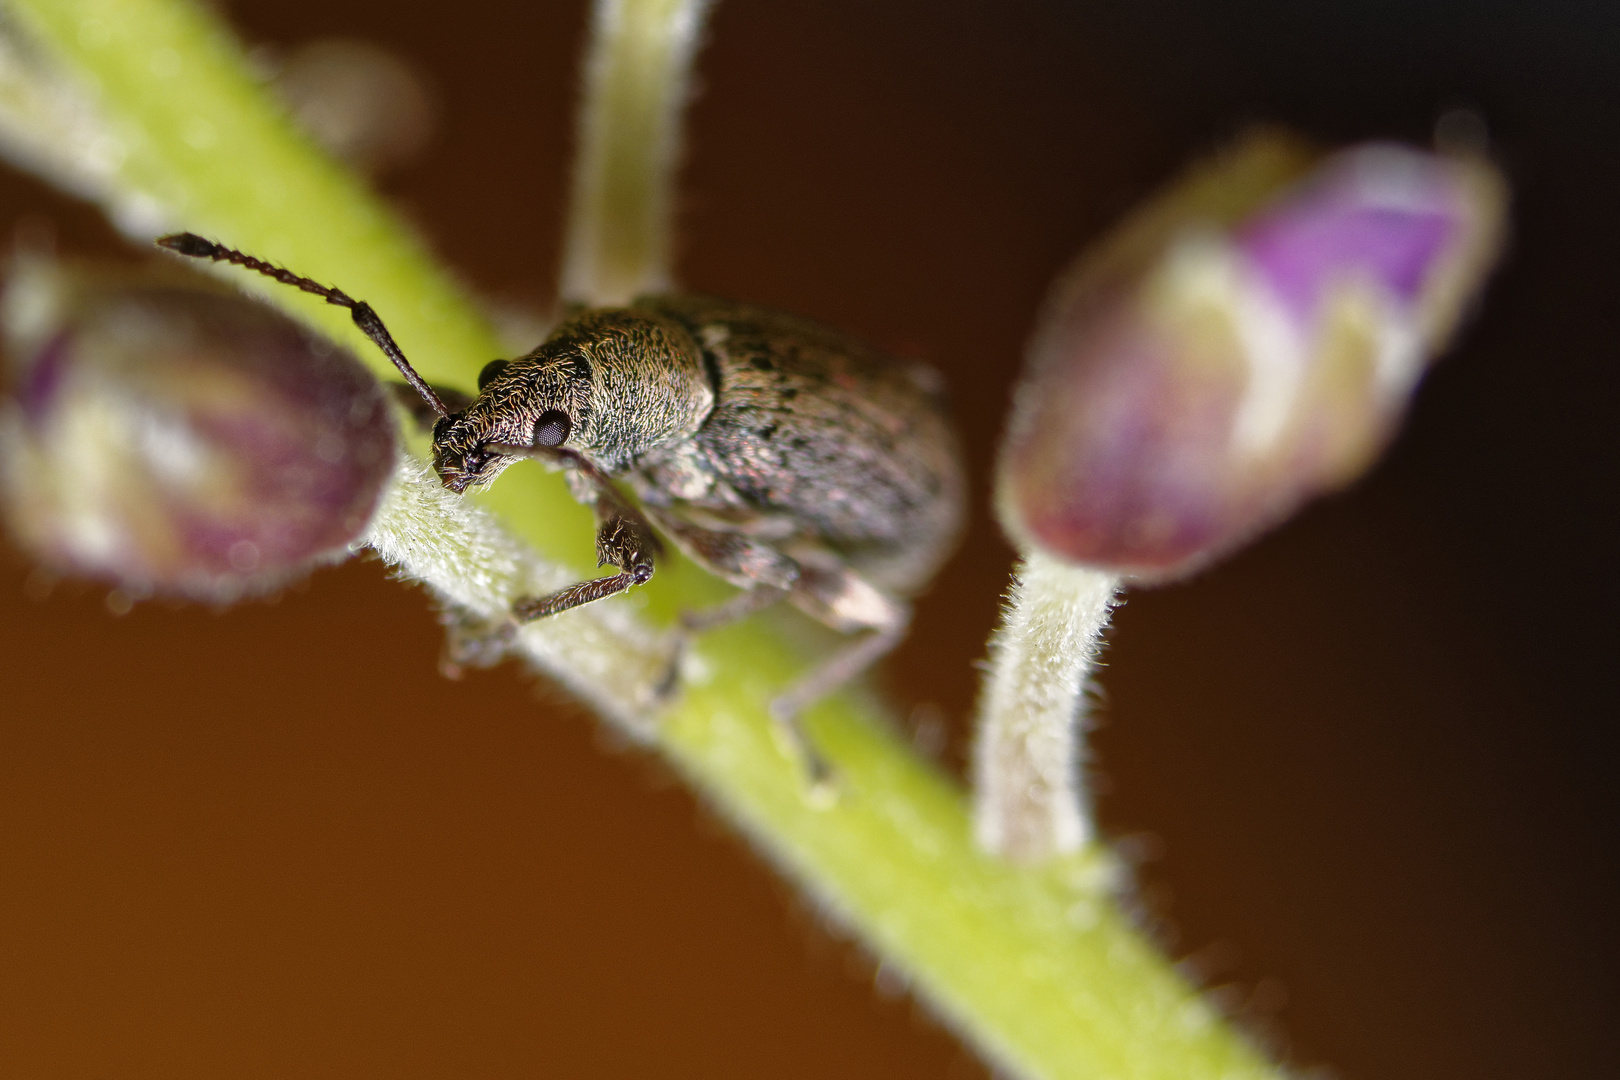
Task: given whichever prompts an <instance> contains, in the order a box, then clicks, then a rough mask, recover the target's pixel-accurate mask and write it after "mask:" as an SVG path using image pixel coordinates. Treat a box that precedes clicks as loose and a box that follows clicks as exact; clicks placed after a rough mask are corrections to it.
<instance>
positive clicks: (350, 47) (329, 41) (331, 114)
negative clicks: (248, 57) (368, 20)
mask: <svg viewBox="0 0 1620 1080" xmlns="http://www.w3.org/2000/svg"><path fill="white" fill-rule="evenodd" d="M278 66H279V70H278V71H277V72H276V75H275V85H276V89H277V90H278V91H279V92H280V94H281V98H282V100H283V101H285V102H286V104H287V108H288V110H289V111H290V112H291V113H292V114H293V118H294V119H295V120H297V121H298V123H299V124H300V125H301V126H302V127H303V128H304V130H305V131H307V132H309V134H310V135H311V137H313V138H314V139H315V141H316V142H318V143H320V144H321V145H322V146H323V147H325V148H326V149H327V151H328V152H330V153H331V154H332V155H333V156H334V157H338V158H341V159H342V160H344V161H346V162H348V163H349V164H350V165H353V166H354V167H355V168H357V169H360V170H362V171H364V172H367V173H382V172H387V171H388V170H390V169H393V168H395V167H397V166H400V165H404V164H407V163H409V162H410V161H411V160H412V159H414V158H415V157H416V156H417V155H419V154H420V153H421V152H422V150H423V149H424V148H425V147H426V146H427V144H428V141H429V140H430V139H431V138H432V136H433V128H434V126H435V124H436V123H437V120H438V112H439V107H438V102H437V101H436V100H435V99H434V95H433V93H432V91H431V90H429V89H428V86H427V84H426V83H424V82H423V81H422V79H421V77H420V76H418V75H417V73H416V72H415V70H414V69H412V67H411V65H410V64H409V63H407V62H406V61H405V60H403V59H401V58H400V57H398V56H396V55H394V54H393V53H391V52H389V51H388V50H387V49H384V48H383V47H382V46H380V45H375V44H372V43H371V42H369V41H352V40H349V39H347V38H322V39H320V40H318V41H312V42H309V43H308V44H306V45H301V46H299V47H298V48H297V49H295V50H294V51H293V52H292V53H290V54H289V55H288V56H287V58H286V60H285V61H283V62H282V63H281V64H280V65H278Z"/></svg>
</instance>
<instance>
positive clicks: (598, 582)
mask: <svg viewBox="0 0 1620 1080" xmlns="http://www.w3.org/2000/svg"><path fill="white" fill-rule="evenodd" d="M585 478H586V480H587V481H588V482H590V483H591V484H592V486H593V487H594V489H595V493H596V502H595V508H596V516H597V520H598V522H599V524H598V526H597V529H596V559H597V562H596V565H598V566H615V567H618V570H619V572H618V573H617V574H614V575H612V576H611V577H603V578H593V579H592V580H590V581H582V582H580V583H579V584H578V585H570V586H569V587H568V588H566V589H560V590H558V591H557V592H554V593H552V594H551V595H550V596H535V597H525V598H523V599H521V600H519V601H517V602H516V603H515V604H513V605H512V616H513V618H515V619H517V621H518V622H532V621H533V620H535V619H543V618H545V617H546V616H547V615H556V614H557V613H558V612H562V611H567V610H568V609H569V608H576V607H579V606H580V605H581V604H589V603H593V602H595V601H597V600H603V599H606V598H607V597H609V596H616V595H618V594H619V593H622V592H624V591H625V590H626V589H628V588H630V587H631V586H633V585H645V584H646V583H647V582H649V581H651V580H652V576H653V570H654V568H655V563H654V559H655V558H656V557H657V555H658V554H659V544H658V538H657V536H655V535H654V534H653V531H652V526H651V525H649V524H648V523H647V519H646V518H645V517H643V516H642V515H641V511H639V510H637V509H636V508H635V507H634V506H632V505H631V504H630V503H629V502H627V501H625V499H624V498H623V497H622V496H620V495H619V493H618V492H617V491H615V490H614V489H613V486H612V485H611V484H609V483H608V482H607V481H606V480H605V479H602V478H600V477H597V476H592V475H590V474H588V473H587V474H585Z"/></svg>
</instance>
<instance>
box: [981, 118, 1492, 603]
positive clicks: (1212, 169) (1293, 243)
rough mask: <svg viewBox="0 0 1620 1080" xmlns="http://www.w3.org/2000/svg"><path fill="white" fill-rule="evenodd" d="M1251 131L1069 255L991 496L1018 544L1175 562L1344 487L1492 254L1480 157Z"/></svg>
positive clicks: (1167, 571) (1113, 560)
mask: <svg viewBox="0 0 1620 1080" xmlns="http://www.w3.org/2000/svg"><path fill="white" fill-rule="evenodd" d="M1310 165H1311V161H1310V157H1309V156H1308V155H1307V154H1305V153H1304V152H1303V151H1302V150H1300V149H1299V148H1297V147H1295V146H1292V145H1291V144H1288V143H1286V142H1283V141H1281V140H1279V139H1278V138H1277V137H1276V136H1274V135H1264V136H1256V137H1252V138H1251V139H1249V140H1248V141H1246V142H1245V143H1244V144H1243V145H1242V146H1240V147H1239V148H1238V149H1237V151H1236V152H1234V153H1233V154H1231V155H1229V156H1227V157H1226V158H1224V159H1222V160H1220V161H1218V162H1216V163H1214V164H1213V165H1211V166H1206V167H1205V168H1203V169H1201V170H1199V171H1197V172H1195V174H1194V175H1192V176H1191V177H1190V178H1189V179H1187V180H1184V181H1183V182H1182V183H1180V184H1179V185H1177V186H1176V187H1175V188H1173V189H1172V190H1171V191H1170V192H1168V193H1167V194H1165V195H1164V196H1162V197H1160V198H1159V199H1157V200H1156V201H1155V202H1154V203H1152V204H1150V205H1149V206H1148V207H1147V208H1146V209H1144V210H1143V211H1140V212H1139V214H1138V215H1137V216H1136V217H1134V218H1133V219H1132V220H1131V221H1130V222H1128V223H1127V224H1126V225H1125V227H1124V228H1122V229H1121V230H1120V231H1119V232H1118V233H1116V234H1115V236H1114V237H1112V238H1111V239H1110V240H1108V241H1106V242H1105V243H1104V244H1103V245H1102V246H1101V248H1099V249H1098V250H1097V251H1096V252H1095V253H1092V254H1088V255H1087V256H1084V257H1083V258H1082V260H1081V261H1080V262H1079V263H1078V264H1077V266H1076V267H1075V268H1074V269H1073V270H1072V271H1071V272H1070V273H1069V274H1068V275H1067V277H1066V278H1065V279H1064V280H1063V281H1062V282H1061V283H1060V284H1059V287H1058V289H1057V290H1056V292H1055V294H1054V298H1053V300H1052V302H1051V304H1050V306H1049V307H1048V309H1047V312H1046V314H1045V317H1044V319H1043V322H1042V324H1041V326H1040V328H1039V329H1038V331H1037V334H1036V336H1035V339H1034V343H1033V346H1032V350H1031V357H1030V371H1029V372H1028V374H1027V376H1026V378H1025V381H1024V383H1023V384H1022V386H1021V387H1020V388H1019V391H1018V395H1017V402H1016V406H1015V409H1014V414H1013V421H1012V424H1011V430H1010V432H1009V435H1008V438H1007V441H1006V443H1005V445H1004V446H1003V449H1002V455H1001V461H1000V469H999V477H998V485H997V499H998V506H999V510H1000V512H1001V518H1002V521H1003V524H1004V525H1005V526H1006V528H1007V529H1008V531H1009V532H1010V533H1012V534H1013V535H1014V536H1015V537H1016V538H1018V539H1019V540H1020V541H1021V542H1022V543H1024V544H1026V545H1028V546H1032V547H1034V548H1038V549H1041V550H1046V551H1048V552H1050V553H1052V554H1054V555H1057V556H1059V557H1061V558H1065V559H1068V560H1071V561H1074V562H1078V563H1085V564H1087V565H1092V566H1096V567H1098V568H1101V569H1107V570H1111V571H1114V572H1116V573H1121V574H1129V575H1133V576H1137V577H1140V578H1148V579H1153V578H1165V577H1171V576H1175V575H1178V574H1181V573H1184V572H1186V571H1188V570H1191V569H1194V568H1196V567H1197V566H1199V565H1200V564H1203V563H1205V562H1208V561H1210V560H1212V559H1214V558H1216V557H1218V556H1220V555H1222V554H1224V553H1225V552H1227V551H1229V550H1230V549H1232V548H1233V547H1236V546H1237V545H1239V544H1241V543H1242V542H1244V541H1245V540H1247V539H1248V538H1249V537H1251V536H1253V535H1254V534H1255V533H1256V532H1258V531H1260V530H1261V529H1263V528H1265V527H1267V526H1269V525H1271V524H1273V523H1275V522H1276V521H1278V520H1280V519H1282V518H1283V517H1285V516H1287V515H1288V514H1290V513H1292V512H1293V511H1294V510H1295V509H1296V508H1297V507H1298V506H1299V505H1300V504H1301V503H1302V502H1304V501H1305V500H1307V499H1309V498H1311V497H1312V496H1314V495H1317V494H1320V493H1322V492H1325V491H1328V490H1332V489H1334V488H1337V487H1339V486H1341V485H1343V484H1345V483H1347V482H1349V481H1350V480H1351V479H1353V478H1354V477H1356V476H1357V475H1359V474H1360V473H1361V472H1362V471H1363V470H1364V469H1365V468H1366V467H1367V466H1368V465H1369V464H1370V463H1371V462H1372V461H1373V459H1374V458H1375V457H1376V456H1377V454H1378V453H1379V451H1380V450H1381V449H1382V448H1383V446H1384V445H1385V444H1386V443H1387V442H1388V440H1389V438H1390V436H1391V434H1392V433H1393V431H1394V429H1395V427H1396V426H1397V424H1398V422H1399V420H1400V417H1401V415H1402V413H1403V412H1404V410H1405V407H1406V404H1407V401H1408V399H1409V398H1410V396H1411V393H1412V390H1413V388H1414V387H1415V386H1416V384H1417V381H1418V378H1419V376H1420V375H1421V374H1422V372H1423V369H1424V367H1425V366H1426V365H1427V363H1428V361H1429V360H1430V359H1431V358H1432V357H1433V356H1434V355H1435V353H1436V352H1438V351H1439V350H1440V349H1442V348H1443V347H1444V345H1445V343H1446V340H1447V338H1448V337H1449V335H1450V334H1451V331H1452V330H1453V328H1454V327H1455V326H1456V324H1457V322H1458V320H1459V317H1460V316H1461V314H1462V312H1463V310H1464V308H1465V307H1466V305H1467V304H1468V302H1469V301H1470V300H1471V299H1472V297H1473V296H1474V294H1475V293H1476V291H1477V290H1478V288H1479V286H1480V284H1481V283H1482V281H1483V280H1484V278H1485V275H1486V273H1487V272H1488V270H1489V269H1490V266H1491V264H1492V263H1493V261H1494V259H1495V256H1496V252H1497V249H1498V246H1499V240H1500V234H1501V231H1502V219H1503V211H1504V206H1505V201H1506V200H1505V189H1504V186H1503V184H1502V181H1501V179H1500V177H1499V176H1498V174H1497V173H1496V172H1495V170H1494V169H1492V168H1491V167H1490V166H1488V165H1486V164H1484V163H1483V162H1481V161H1478V160H1475V159H1464V158H1458V157H1446V156H1441V155H1437V154H1431V153H1425V152H1421V151H1418V150H1412V149H1407V148H1404V147H1399V146H1393V145H1383V144H1372V145H1366V146H1360V147H1356V148H1352V149H1349V150H1345V151H1343V152H1340V153H1337V154H1334V155H1332V156H1330V157H1327V158H1325V159H1322V160H1320V161H1319V162H1317V163H1316V164H1315V166H1314V167H1310Z"/></svg>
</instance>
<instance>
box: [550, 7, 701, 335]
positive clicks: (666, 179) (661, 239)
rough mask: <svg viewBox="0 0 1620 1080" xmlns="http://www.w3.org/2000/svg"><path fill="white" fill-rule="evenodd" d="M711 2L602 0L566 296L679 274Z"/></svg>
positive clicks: (604, 292)
mask: <svg viewBox="0 0 1620 1080" xmlns="http://www.w3.org/2000/svg"><path fill="white" fill-rule="evenodd" d="M708 9H709V0H597V2H596V5H595V9H594V15H593V17H592V21H591V42H590V46H589V51H588V53H587V58H586V64H585V88H584V95H583V98H582V100H581V103H580V114H579V134H578V138H579V146H578V148H577V151H576V158H575V164H574V189H573V203H572V205H571V206H570V208H569V214H568V234H567V238H566V246H565V250H564V254H563V267H562V289H561V292H562V299H563V300H564V301H575V302H579V303H585V304H590V305H593V306H603V305H611V304H624V303H628V302H629V301H630V300H631V299H632V298H634V297H636V296H638V295H640V294H641V293H647V292H664V291H667V290H668V289H670V288H671V287H672V285H673V282H674V277H673V274H672V261H673V258H674V241H673V232H674V230H673V222H672V209H673V201H674V200H673V199H672V197H671V196H672V192H673V191H674V187H675V185H674V174H675V168H676V165H677V164H678V161H679V157H680V149H681V114H682V113H683V112H684V111H685V108H686V100H687V96H688V85H689V83H690V77H691V70H692V60H693V57H694V54H695V53H696V51H697V47H698V41H699V37H700V36H701V33H702V29H703V18H704V16H705V14H707V12H708Z"/></svg>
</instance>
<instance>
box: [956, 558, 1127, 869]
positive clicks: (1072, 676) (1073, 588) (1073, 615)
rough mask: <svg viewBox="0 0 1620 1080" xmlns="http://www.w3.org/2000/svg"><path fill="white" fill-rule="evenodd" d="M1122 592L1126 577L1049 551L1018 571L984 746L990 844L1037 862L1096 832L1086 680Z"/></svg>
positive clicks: (987, 703) (979, 770) (995, 659)
mask: <svg viewBox="0 0 1620 1080" xmlns="http://www.w3.org/2000/svg"><path fill="white" fill-rule="evenodd" d="M1118 591H1119V578H1118V576H1116V575H1114V574H1110V573H1106V572H1104V571H1100V570H1088V569H1086V568H1084V567H1078V566H1071V565H1069V564H1067V563H1064V562H1062V561H1060V560H1057V559H1054V558H1052V557H1051V556H1049V555H1044V554H1041V553H1040V552H1033V553H1031V554H1030V555H1029V556H1028V557H1027V558H1025V559H1024V561H1023V562H1022V563H1020V564H1019V566H1018V568H1017V569H1016V570H1015V571H1014V572H1013V584H1012V589H1011V592H1010V594H1009V595H1008V598H1007V609H1006V611H1005V613H1004V615H1003V618H1002V624H1001V629H999V630H997V631H996V634H995V637H993V638H992V639H991V642H990V672H989V675H988V677H987V678H986V680H985V687H984V693H983V696H982V698H981V700H980V703H979V724H978V736H977V737H978V741H977V744H976V745H975V746H974V761H973V779H974V784H973V817H974V831H975V833H976V834H977V836H978V840H979V844H980V846H982V847H983V848H984V849H985V850H986V851H989V852H991V853H993V854H996V855H1000V856H1003V857H1005V858H1008V859H1011V860H1013V861H1015V862H1023V863H1028V862H1035V861H1038V860H1041V859H1046V858H1050V857H1052V856H1054V855H1059V854H1064V853H1067V852H1073V851H1078V850H1080V848H1081V847H1082V846H1084V845H1085V844H1087V843H1089V842H1090V841H1091V840H1092V839H1093V837H1094V835H1095V830H1094V828H1093V825H1092V820H1091V809H1090V806H1089V804H1088V800H1087V798H1086V793H1085V788H1084V773H1083V769H1084V765H1085V760H1084V758H1085V719H1086V715H1085V714H1086V709H1085V694H1086V679H1087V676H1088V675H1089V674H1090V672H1091V667H1092V664H1093V663H1094V662H1095V660H1096V657H1097V650H1098V647H1099V645H1100V643H1101V639H1102V632H1103V628H1104V627H1106V626H1107V625H1108V615H1109V612H1110V611H1111V610H1112V608H1113V606H1114V603H1115V600H1114V597H1115V596H1116V594H1117V593H1118Z"/></svg>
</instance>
